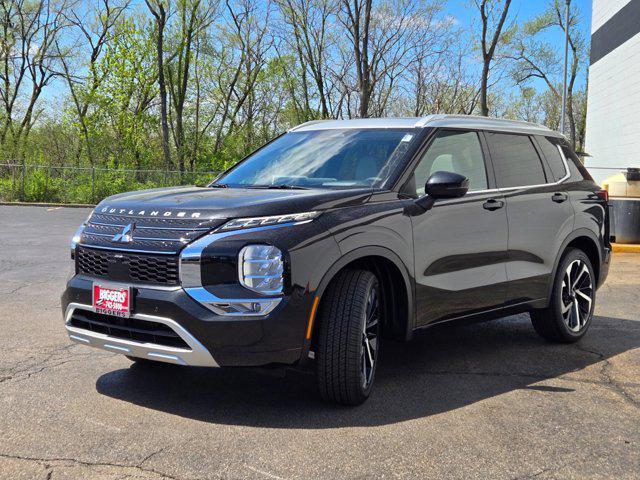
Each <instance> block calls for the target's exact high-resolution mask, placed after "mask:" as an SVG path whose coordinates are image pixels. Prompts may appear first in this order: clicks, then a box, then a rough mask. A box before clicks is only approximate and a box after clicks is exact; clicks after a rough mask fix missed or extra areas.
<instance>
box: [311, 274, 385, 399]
mask: <svg viewBox="0 0 640 480" xmlns="http://www.w3.org/2000/svg"><path fill="white" fill-rule="evenodd" d="M381 299H382V296H381V295H380V286H379V283H378V279H377V278H376V276H375V275H374V274H373V273H371V272H369V271H366V270H345V271H343V272H341V273H339V274H338V275H337V276H336V278H335V279H333V281H332V282H331V284H330V285H329V287H328V289H327V292H326V293H325V295H324V298H323V300H322V304H321V307H320V313H319V322H318V337H317V346H316V362H317V379H318V387H319V390H320V395H321V396H322V398H323V399H324V400H326V401H330V402H335V403H340V404H343V405H359V404H361V403H362V402H364V401H365V400H366V399H367V398H368V397H369V394H370V393H371V389H372V387H373V381H374V377H375V373H376V366H377V363H378V353H379V350H380V342H379V335H380V321H381V317H380V315H381V312H382V305H381Z"/></svg>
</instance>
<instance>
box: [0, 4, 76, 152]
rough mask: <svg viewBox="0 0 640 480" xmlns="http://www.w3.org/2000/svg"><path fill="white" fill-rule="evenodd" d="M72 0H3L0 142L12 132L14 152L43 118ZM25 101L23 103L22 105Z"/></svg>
mask: <svg viewBox="0 0 640 480" xmlns="http://www.w3.org/2000/svg"><path fill="white" fill-rule="evenodd" d="M71 4H72V3H71V0H68V1H67V0H65V1H62V2H60V1H58V2H54V1H51V0H39V1H26V0H4V1H2V2H0V32H1V33H2V41H0V100H1V102H2V108H3V117H4V118H3V123H2V126H1V127H0V142H1V143H2V144H5V143H6V140H7V138H8V136H9V135H10V136H11V140H12V145H13V152H12V153H13V154H14V155H15V154H16V153H18V147H19V145H20V142H21V141H22V140H23V139H24V138H26V137H27V136H28V135H29V131H30V130H31V128H32V126H33V124H34V122H35V121H36V119H37V117H38V112H37V111H36V106H37V103H38V100H39V99H40V96H41V94H42V92H43V90H44V88H45V87H46V86H47V85H48V84H49V83H50V81H51V79H52V78H54V77H55V76H57V75H58V73H59V69H58V67H59V59H60V54H59V52H58V49H57V46H56V45H57V40H58V38H59V37H60V35H61V34H62V32H63V31H64V30H65V29H66V28H67V27H68V22H67V21H66V18H65V15H64V13H65V11H66V10H67V9H68V8H70V6H71ZM18 105H20V106H18Z"/></svg>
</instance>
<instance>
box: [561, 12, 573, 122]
mask: <svg viewBox="0 0 640 480" xmlns="http://www.w3.org/2000/svg"><path fill="white" fill-rule="evenodd" d="M570 4H571V0H566V9H565V20H564V80H563V82H562V114H561V116H560V132H561V133H562V134H564V124H565V116H566V112H567V71H568V69H569V5H570Z"/></svg>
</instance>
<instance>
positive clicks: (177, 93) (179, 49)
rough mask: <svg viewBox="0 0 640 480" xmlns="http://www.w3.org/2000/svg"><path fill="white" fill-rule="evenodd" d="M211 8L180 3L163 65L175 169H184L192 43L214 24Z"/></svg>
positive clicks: (187, 0)
mask: <svg viewBox="0 0 640 480" xmlns="http://www.w3.org/2000/svg"><path fill="white" fill-rule="evenodd" d="M214 10H215V9H214V7H212V6H211V4H209V3H208V2H206V1H205V2H203V1H202V0H180V1H179V2H178V7H177V16H178V25H177V32H176V43H177V45H176V46H175V51H174V52H172V56H171V57H172V60H171V61H170V62H166V70H167V76H168V86H169V92H170V97H171V103H172V106H173V112H174V115H173V117H174V121H175V127H174V128H173V137H174V143H175V146H176V156H177V160H178V168H179V170H180V171H181V172H183V171H184V166H185V131H184V107H185V102H186V99H187V93H188V90H189V79H190V76H191V73H192V72H191V70H192V65H191V61H192V56H193V48H194V43H195V39H196V38H197V37H198V36H199V35H201V34H202V32H203V31H204V30H205V29H206V28H207V27H208V26H209V25H210V24H211V23H212V22H213V21H214Z"/></svg>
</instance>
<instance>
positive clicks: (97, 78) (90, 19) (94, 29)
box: [57, 0, 131, 164]
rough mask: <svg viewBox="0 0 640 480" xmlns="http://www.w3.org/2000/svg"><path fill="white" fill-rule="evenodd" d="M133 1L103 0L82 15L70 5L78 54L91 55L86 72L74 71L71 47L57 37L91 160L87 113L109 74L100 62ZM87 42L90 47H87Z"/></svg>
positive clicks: (92, 160)
mask: <svg viewBox="0 0 640 480" xmlns="http://www.w3.org/2000/svg"><path fill="white" fill-rule="evenodd" d="M130 3H131V0H122V1H120V2H118V1H117V0H116V1H115V2H114V1H113V0H101V1H100V2H97V3H96V4H95V5H93V6H92V7H90V11H89V12H84V14H82V15H79V14H78V11H77V10H76V9H71V10H70V11H69V12H68V13H67V14H66V18H67V20H68V21H69V24H70V25H71V26H73V27H74V28H75V29H77V30H78V32H79V40H78V43H79V44H80V45H78V46H77V48H76V49H77V50H78V55H80V56H81V57H82V58H84V57H85V56H88V60H87V65H86V68H87V73H86V75H82V74H78V73H75V70H74V68H73V66H72V65H71V58H70V56H71V54H72V52H71V50H72V49H70V48H67V51H66V52H64V50H65V48H64V47H62V46H61V45H60V43H59V42H58V41H57V47H58V50H59V51H60V52H61V55H60V61H61V63H62V68H63V73H64V79H65V81H66V83H67V86H68V87H69V93H70V95H71V100H72V101H73V106H74V109H75V112H76V114H77V117H78V122H79V123H80V129H81V131H82V135H83V137H84V145H85V147H86V149H87V157H88V158H89V162H90V163H91V164H93V162H94V160H95V159H94V156H93V152H92V147H91V138H90V135H89V126H88V124H87V114H88V111H89V107H90V106H91V104H92V102H93V96H94V94H95V92H96V91H97V90H98V88H99V87H100V85H101V84H102V82H103V81H104V79H105V76H106V74H107V73H106V72H104V71H103V72H101V71H99V69H98V65H97V64H98V60H99V59H100V57H101V55H102V52H103V50H104V48H105V46H106V45H107V44H108V43H109V42H110V41H111V31H112V30H113V27H114V26H115V25H116V23H117V22H118V20H119V19H120V18H121V17H122V16H123V14H124V12H125V10H126V9H127V8H128V7H129V4H130ZM85 46H86V47H88V51H87V49H86V48H85ZM81 149H82V144H81V143H80V144H79V148H78V152H77V154H76V158H78V157H79V155H80V153H81Z"/></svg>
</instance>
